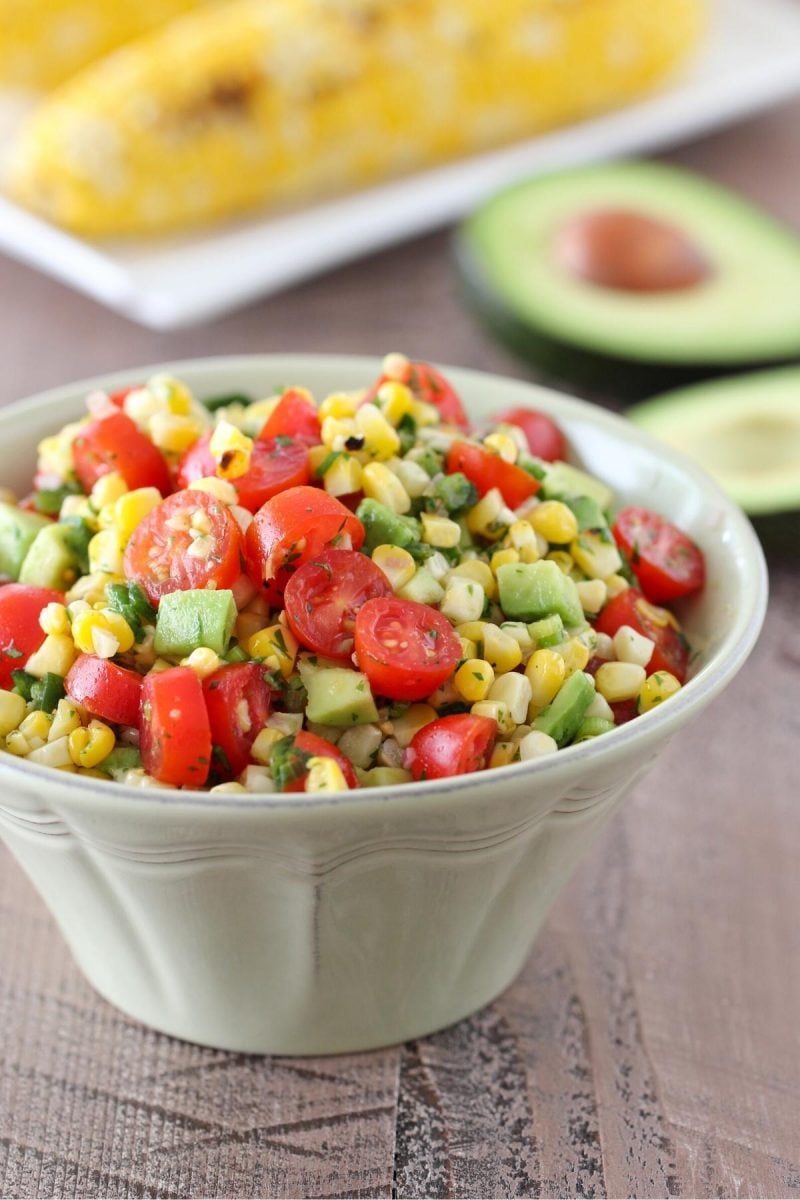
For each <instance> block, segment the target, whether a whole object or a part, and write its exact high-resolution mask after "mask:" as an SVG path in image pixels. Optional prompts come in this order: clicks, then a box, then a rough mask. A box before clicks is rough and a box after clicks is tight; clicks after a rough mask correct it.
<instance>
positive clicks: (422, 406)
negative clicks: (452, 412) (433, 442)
mask: <svg viewBox="0 0 800 1200" xmlns="http://www.w3.org/2000/svg"><path fill="white" fill-rule="evenodd" d="M410 416H411V419H412V420H413V422H414V424H415V425H417V426H418V427H419V428H420V429H426V428H427V427H428V426H429V425H438V424H439V422H440V420H441V417H440V415H439V410H438V408H436V407H435V406H434V405H433V404H426V403H425V401H424V400H415V401H414V403H413V404H412V405H411V413H410Z"/></svg>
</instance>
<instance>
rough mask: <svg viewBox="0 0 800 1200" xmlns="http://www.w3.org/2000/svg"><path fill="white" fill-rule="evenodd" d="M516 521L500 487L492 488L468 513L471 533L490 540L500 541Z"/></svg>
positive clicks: (468, 526)
mask: <svg viewBox="0 0 800 1200" xmlns="http://www.w3.org/2000/svg"><path fill="white" fill-rule="evenodd" d="M513 523H514V514H513V513H512V512H511V510H510V509H509V508H508V506H507V505H506V502H505V500H504V499H503V493H502V492H501V491H500V489H499V488H491V489H490V490H489V491H488V492H487V493H486V495H485V496H483V497H482V498H481V499H480V500H479V501H478V503H477V504H474V505H473V506H472V508H471V509H470V510H469V512H468V513H467V528H468V529H469V531H470V533H474V534H477V536H478V537H482V538H485V539H486V540H487V541H488V542H496V541H499V539H500V538H501V537H503V536H504V535H505V533H506V531H507V530H508V527H509V526H510V525H513Z"/></svg>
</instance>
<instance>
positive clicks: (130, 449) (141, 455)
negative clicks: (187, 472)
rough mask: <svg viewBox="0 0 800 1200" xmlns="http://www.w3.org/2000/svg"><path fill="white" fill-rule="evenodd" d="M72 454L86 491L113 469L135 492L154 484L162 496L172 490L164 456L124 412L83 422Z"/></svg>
mask: <svg viewBox="0 0 800 1200" xmlns="http://www.w3.org/2000/svg"><path fill="white" fill-rule="evenodd" d="M72 453H73V456H74V459H75V471H76V473H77V476H78V479H79V481H80V485H81V487H82V488H83V490H84V491H85V492H90V491H91V490H92V488H93V487H94V485H95V484H96V483H97V481H98V479H100V478H101V477H102V476H103V475H110V474H111V472H112V471H119V473H120V474H121V475H122V477H123V479H124V480H125V482H126V483H127V485H128V487H129V488H130V489H131V490H132V491H133V490H134V489H135V488H141V487H155V488H158V490H159V491H160V492H161V495H162V496H168V495H169V493H170V492H171V491H172V480H171V479H170V474H169V467H168V466H167V461H166V459H165V458H164V455H163V454H162V453H161V451H160V450H159V449H158V448H157V447H156V446H154V445H153V443H152V442H151V441H150V439H149V438H146V437H145V435H144V434H143V433H140V431H139V429H138V428H137V426H136V424H135V423H134V422H133V421H132V420H131V419H130V417H128V416H126V415H125V413H124V412H109V413H107V414H106V415H105V416H102V417H97V418H96V420H94V421H90V422H89V424H88V425H84V427H83V428H82V429H81V430H80V432H79V433H78V434H77V436H76V438H75V440H74V441H73V443H72Z"/></svg>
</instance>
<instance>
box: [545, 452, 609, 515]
mask: <svg viewBox="0 0 800 1200" xmlns="http://www.w3.org/2000/svg"><path fill="white" fill-rule="evenodd" d="M544 465H545V475H544V479H543V481H542V495H543V497H544V498H545V499H547V500H562V499H564V498H565V497H567V496H569V497H573V496H589V497H590V498H591V499H592V500H594V501H595V502H596V504H597V505H598V506H599V508H600V510H601V511H602V512H605V510H606V509H607V508H610V507H611V502H612V501H613V499H614V493H613V492H612V491H611V488H610V487H607V486H606V484H604V483H603V482H602V481H601V480H599V479H595V477H594V476H593V475H587V474H586V472H585V471H581V470H580V468H579V467H573V466H572V464H571V463H565V462H554V463H545V464H544Z"/></svg>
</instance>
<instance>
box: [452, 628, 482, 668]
mask: <svg viewBox="0 0 800 1200" xmlns="http://www.w3.org/2000/svg"><path fill="white" fill-rule="evenodd" d="M470 623H471V622H470ZM456 636H457V637H458V640H459V642H460V643H461V657H462V658H463V659H467V658H477V657H478V645H477V643H476V642H473V640H472V638H468V637H461V636H460V635H459V634H456Z"/></svg>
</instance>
